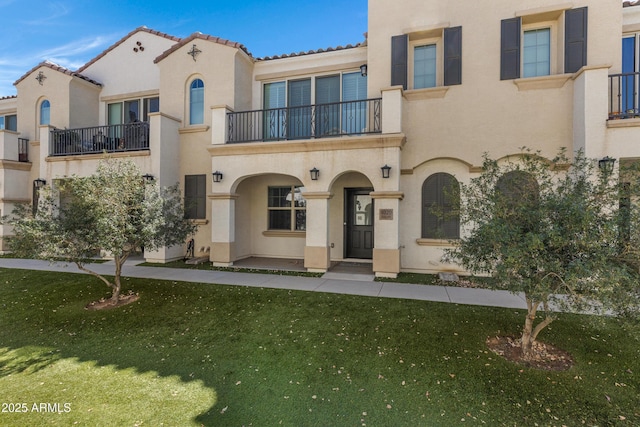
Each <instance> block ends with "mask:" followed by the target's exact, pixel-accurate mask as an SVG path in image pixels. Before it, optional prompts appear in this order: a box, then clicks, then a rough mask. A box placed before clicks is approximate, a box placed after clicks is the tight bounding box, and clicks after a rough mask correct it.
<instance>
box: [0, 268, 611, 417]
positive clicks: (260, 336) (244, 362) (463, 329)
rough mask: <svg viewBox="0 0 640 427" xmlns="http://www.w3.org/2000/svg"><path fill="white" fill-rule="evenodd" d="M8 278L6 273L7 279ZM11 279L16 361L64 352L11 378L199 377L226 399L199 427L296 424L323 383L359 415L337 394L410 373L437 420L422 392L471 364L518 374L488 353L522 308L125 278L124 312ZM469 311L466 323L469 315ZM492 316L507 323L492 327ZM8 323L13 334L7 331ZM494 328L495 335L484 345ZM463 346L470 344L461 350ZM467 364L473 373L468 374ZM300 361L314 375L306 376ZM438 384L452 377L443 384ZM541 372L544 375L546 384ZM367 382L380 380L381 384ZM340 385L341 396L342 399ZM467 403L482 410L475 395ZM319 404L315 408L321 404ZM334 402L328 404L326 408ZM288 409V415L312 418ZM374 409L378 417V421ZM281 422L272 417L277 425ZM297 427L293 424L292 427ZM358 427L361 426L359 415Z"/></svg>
mask: <svg viewBox="0 0 640 427" xmlns="http://www.w3.org/2000/svg"><path fill="white" fill-rule="evenodd" d="M4 273H5V272H4V271H2V270H0V275H1V274H4ZM0 277H1V276H0ZM8 277H10V279H9V280H7V279H5V280H6V281H7V283H6V284H5V285H4V286H2V287H0V293H1V295H3V297H4V298H0V301H3V300H4V301H9V302H7V303H5V307H4V308H3V309H6V313H7V317H6V318H5V319H6V320H1V319H0V326H1V327H0V342H2V345H3V346H6V347H9V348H10V349H11V350H10V352H18V353H14V354H21V353H20V352H22V351H25V352H28V351H29V350H28V348H29V347H31V348H34V347H40V348H43V347H44V348H47V349H53V351H54V354H53V355H48V353H46V352H44V353H42V352H41V353H40V354H37V352H35V353H36V354H35V355H34V356H33V357H31V358H29V357H27V358H24V359H23V360H21V361H16V362H11V364H6V366H7V369H8V370H9V371H12V372H14V373H18V372H27V371H28V369H34V372H36V371H38V370H43V369H44V368H46V367H47V366H50V365H51V364H54V363H56V362H57V361H59V360H60V359H73V358H75V359H77V360H79V361H80V362H94V363H95V364H96V366H103V367H106V366H113V367H115V369H117V370H119V371H122V370H128V369H131V368H134V369H135V370H136V371H137V372H138V373H147V372H155V373H157V374H158V375H160V376H162V377H167V378H168V377H174V376H177V377H178V378H179V379H180V381H182V382H183V383H185V384H186V383H190V382H193V381H198V380H199V381H201V382H202V384H203V386H204V387H206V388H207V389H210V390H213V391H214V392H215V393H216V394H217V398H218V400H217V402H216V403H214V404H213V405H212V406H211V407H209V408H208V409H207V410H206V411H203V412H201V413H200V414H199V415H197V416H196V417H195V418H194V419H192V420H191V422H194V423H197V424H203V425H221V424H228V425H242V423H243V422H244V423H245V424H246V423H248V422H251V421H254V422H257V421H258V420H260V418H258V416H264V415H265V414H269V415H270V414H271V413H277V414H278V415H281V416H282V415H283V414H284V416H285V417H286V415H287V410H288V409H290V408H291V406H287V405H295V408H296V411H297V410H299V409H300V406H301V405H306V404H307V403H306V402H305V401H304V400H303V399H304V398H305V396H306V394H309V396H308V399H307V400H311V399H312V397H311V395H312V394H313V393H314V392H312V391H310V390H309V389H308V388H307V387H300V386H296V383H298V382H299V383H301V384H302V385H306V384H309V385H314V387H315V386H316V384H317V388H318V389H323V388H324V389H327V390H328V393H335V396H336V397H335V399H332V402H331V405H336V406H334V407H332V408H331V410H333V411H337V407H338V406H337V405H341V406H339V408H341V409H342V410H344V411H345V412H349V411H350V412H354V411H355V408H354V407H353V405H354V404H353V402H350V401H344V402H340V397H339V396H338V393H342V392H343V391H345V392H346V390H347V389H349V388H351V387H359V388H362V389H366V390H367V391H369V390H371V389H372V388H373V387H375V388H376V389H378V388H379V389H380V391H378V392H377V393H383V390H384V389H391V390H396V389H395V388H393V387H395V386H392V383H391V382H390V381H393V382H396V380H398V379H400V378H401V377H400V375H402V379H401V381H404V379H405V376H406V378H413V377H409V375H411V376H415V378H416V379H415V380H413V381H415V382H416V384H417V385H416V387H417V390H413V391H410V390H411V389H410V387H411V385H412V384H411V383H408V384H407V385H406V386H404V384H403V388H401V389H402V390H407V391H406V392H404V393H407V394H406V395H405V397H408V396H410V395H414V394H417V395H419V396H421V400H418V401H417V402H422V403H415V402H414V401H408V403H407V405H409V407H408V408H407V410H415V406H419V408H420V410H424V411H425V412H427V411H428V410H429V409H428V408H429V407H430V406H433V404H432V403H431V404H429V405H427V402H426V401H425V400H424V399H425V397H424V396H425V389H424V388H425V387H427V385H423V383H429V382H431V383H435V382H436V381H441V380H442V385H443V386H444V384H445V381H446V382H447V383H446V384H447V386H449V387H450V386H453V385H454V384H455V382H456V381H463V379H464V377H465V375H466V374H465V372H464V371H463V370H460V371H458V372H455V374H456V376H455V379H454V377H450V376H449V375H450V374H452V373H453V372H454V371H455V370H456V369H461V368H460V367H461V366H464V363H468V364H477V366H479V367H483V366H485V364H490V365H491V368H490V369H497V370H498V372H505V371H506V372H512V371H513V372H517V371H518V369H519V367H512V368H511V367H508V366H507V367H506V368H505V363H507V362H500V361H498V360H496V358H495V357H492V356H494V355H493V354H492V353H491V352H488V353H489V354H486V353H487V352H486V351H485V352H483V350H487V348H486V346H485V344H484V339H485V338H486V336H487V335H489V334H491V333H495V332H496V331H500V333H505V334H513V333H516V332H517V330H514V329H513V328H516V329H517V328H518V327H519V326H520V322H519V319H520V318H521V316H522V312H515V311H512V312H511V314H509V313H508V312H505V311H504V310H501V311H499V310H497V309H496V310H494V309H486V308H472V307H468V308H466V307H465V308H460V307H459V306H456V305H451V304H441V305H437V304H436V303H425V302H420V301H404V300H385V301H382V300H380V299H377V298H364V297H354V296H345V295H331V294H323V295H319V294H313V295H312V294H306V293H302V292H292V291H286V290H273V289H264V290H261V291H260V292H256V291H255V290H254V289H252V288H245V287H233V286H219V285H203V284H191V283H177V282H162V283H159V282H158V281H151V280H143V279H128V278H123V290H124V291H127V290H132V291H133V292H137V293H139V294H140V300H139V301H137V302H135V303H133V304H130V305H127V306H124V307H120V308H117V309H113V310H101V311H87V310H85V305H86V304H87V303H88V302H89V301H95V300H97V299H100V298H101V297H103V296H105V295H106V294H107V293H108V290H107V289H105V287H101V285H100V284H99V282H97V281H95V280H94V279H92V278H89V277H87V276H84V275H77V274H70V273H61V274H51V273H47V274H44V273H41V272H24V271H23V272H20V273H17V274H15V275H9V276H8ZM101 290H103V291H104V292H103V293H101ZM0 305H2V303H0ZM460 311H463V312H464V313H465V315H464V316H462V317H460V315H459V312H460ZM494 313H500V315H499V316H495V317H494V316H493V315H492V314H494ZM505 313H506V314H505ZM9 319H12V320H9ZM461 322H462V323H461ZM465 322H466V323H465ZM3 323H4V324H3ZM483 325H484V326H483ZM9 327H13V328H14V329H13V330H12V331H9V330H8V328H9ZM485 331H490V332H488V333H487V334H486V335H484V337H483V338H481V337H480V335H481V334H482V333H484V332H485ZM478 338H479V339H478ZM458 341H460V344H457V345H456V343H457V342H458ZM468 345H471V347H466V346H468ZM474 345H477V348H473V346H474ZM460 346H465V347H464V348H461V347H460ZM343 350H344V351H343ZM461 357H462V359H461ZM460 360H462V361H463V362H462V363H463V365H459V363H461V362H459V361H460ZM302 362H304V365H307V364H310V365H313V368H312V369H311V370H310V371H304V369H305V368H306V367H305V368H303V367H302V366H300V365H301V364H302ZM412 365H413V366H412ZM474 366H475V365H474ZM341 368H342V369H341ZM473 370H477V371H481V370H482V369H476V368H475V367H474V368H473ZM297 371H301V372H297ZM416 371H418V372H416ZM29 372H30V371H29ZM9 373H10V372H0V375H2V376H6V375H8V374H9ZM440 374H442V377H443V378H439V375H440ZM531 374H532V375H533V376H535V377H541V378H542V377H546V376H547V375H548V374H547V373H542V374H540V375H537V374H536V373H535V372H534V373H531ZM560 375H562V374H560ZM370 377H373V378H374V380H373V381H370V379H369V378H370ZM327 378H328V379H327ZM497 378H498V377H497ZM290 381H291V383H290ZM465 381H467V383H466V384H464V387H462V385H461V388H460V393H461V394H462V393H464V392H465V390H467V389H468V390H469V393H471V394H474V393H477V392H478V390H480V391H482V392H483V393H484V392H486V393H487V395H491V394H492V393H495V390H493V387H502V389H505V384H502V385H497V384H483V381H484V379H483V378H468V379H466V380H465ZM492 381H498V380H496V379H494V380H492ZM500 381H502V380H500ZM504 381H505V382H508V379H505V380H504ZM397 382H399V381H397ZM474 383H476V384H474ZM282 384H284V385H285V387H284V388H285V389H286V390H287V396H290V399H289V400H283V399H287V396H271V395H269V394H268V393H267V392H273V390H281V389H282V387H281V386H282ZM438 384H440V382H438ZM95 385H96V386H100V384H95ZM470 386H473V387H470ZM278 387H281V388H280V389H279V388H278ZM429 387H436V386H433V385H431V386H429ZM507 387H510V385H509V384H507ZM337 388H340V391H334V390H333V389H337ZM484 388H486V390H483V389H484ZM418 390H420V391H418ZM428 390H431V392H430V393H431V396H433V397H431V399H434V400H435V399H436V397H435V396H437V394H435V393H436V392H435V391H434V390H433V388H429V389H428ZM384 393H389V391H384ZM394 393H395V394H398V395H397V396H395V399H396V403H393V402H388V403H387V405H389V406H393V407H394V409H395V407H397V406H400V405H401V403H400V401H402V400H403V399H404V398H405V397H403V395H401V394H399V393H396V392H395V391H394ZM317 394H318V395H320V393H317ZM358 394H363V393H360V392H359V391H358V390H356V391H355V393H354V394H353V395H358ZM313 395H314V396H316V394H313ZM353 395H350V396H353ZM320 396H321V395H320ZM507 396H508V394H507ZM427 397H429V395H427ZM458 397H459V398H461V399H462V398H463V397H462V395H458ZM464 399H467V401H468V402H476V403H477V404H478V405H480V404H481V399H480V397H479V396H476V395H473V396H471V395H470V396H469V397H468V398H467V397H464ZM469 399H471V400H469ZM320 400H321V399H320V398H318V399H313V403H320ZM259 405H263V406H261V407H258V406H259ZM276 405H279V406H277V407H276ZM411 405H413V407H412V406H411ZM423 405H424V408H423ZM324 406H325V407H329V405H328V404H327V403H326V402H325V405H324ZM227 408H228V409H227ZM283 408H285V409H283ZM310 409H311V408H310ZM313 409H314V411H315V412H314V413H313V414H311V413H307V415H308V416H309V417H316V418H314V419H322V418H321V414H323V413H322V412H321V411H322V410H323V409H322V408H321V407H313ZM306 410H307V409H306V407H303V411H304V412H306ZM324 410H328V409H324ZM469 410H470V411H471V410H472V409H469ZM598 410H600V409H598ZM289 412H292V413H291V416H296V415H298V416H300V414H301V412H297V413H295V412H293V411H289ZM367 412H368V414H369V415H368V417H369V418H373V415H374V414H375V412H374V411H373V410H369V411H367ZM357 415H360V413H358V414H357ZM403 416H406V415H405V414H404V413H400V412H395V411H389V410H387V409H386V408H384V409H383V413H382V414H381V415H379V417H380V418H378V420H387V419H389V420H390V421H389V422H392V421H396V422H397V423H396V425H398V423H401V422H402V420H403V418H402V417H403ZM437 416H438V417H440V414H437ZM232 417H235V418H232ZM385 417H391V418H385ZM594 417H595V416H594ZM434 419H435V418H434ZM278 421H279V420H278V419H262V422H264V424H267V425H269V424H277V422H278ZM287 421H290V422H291V423H293V424H295V423H296V420H295V419H291V420H287V419H285V420H284V423H285V424H287V423H288V422H287ZM299 421H300V420H299V419H298V422H299ZM351 421H353V420H351ZM355 421H356V423H358V421H359V418H358V419H357V420H355ZM370 422H373V421H372V420H371V421H370ZM353 424H354V423H353V422H350V425H353Z"/></svg>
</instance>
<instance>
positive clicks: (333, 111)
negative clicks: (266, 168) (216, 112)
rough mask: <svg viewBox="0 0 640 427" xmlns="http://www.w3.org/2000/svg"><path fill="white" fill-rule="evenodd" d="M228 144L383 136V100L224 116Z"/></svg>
mask: <svg viewBox="0 0 640 427" xmlns="http://www.w3.org/2000/svg"><path fill="white" fill-rule="evenodd" d="M227 126H228V136H227V142H228V143H236V142H256V141H281V140H291V139H311V138H328V137H337V136H342V135H363V134H370V133H381V132H382V98H376V99H365V100H362V101H347V102H335V103H331V104H318V105H307V106H303V107H287V108H273V109H268V110H254V111H242V112H237V113H229V114H227Z"/></svg>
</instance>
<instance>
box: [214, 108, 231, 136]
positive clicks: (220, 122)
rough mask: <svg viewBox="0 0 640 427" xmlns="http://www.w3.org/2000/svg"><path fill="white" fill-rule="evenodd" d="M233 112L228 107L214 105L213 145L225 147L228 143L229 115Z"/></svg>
mask: <svg viewBox="0 0 640 427" xmlns="http://www.w3.org/2000/svg"><path fill="white" fill-rule="evenodd" d="M232 111H233V110H232V109H231V107H229V106H228V105H214V106H213V107H211V144H212V145H224V144H226V143H227V138H228V126H227V113H230V112H232Z"/></svg>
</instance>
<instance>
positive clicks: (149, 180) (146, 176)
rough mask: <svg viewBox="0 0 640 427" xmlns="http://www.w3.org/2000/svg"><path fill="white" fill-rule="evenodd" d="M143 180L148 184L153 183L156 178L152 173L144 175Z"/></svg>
mask: <svg viewBox="0 0 640 427" xmlns="http://www.w3.org/2000/svg"><path fill="white" fill-rule="evenodd" d="M142 179H144V180H145V181H146V182H153V181H155V179H156V178H155V177H154V176H153V175H151V174H150V173H145V174H144V175H142Z"/></svg>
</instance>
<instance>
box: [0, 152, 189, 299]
mask: <svg viewBox="0 0 640 427" xmlns="http://www.w3.org/2000/svg"><path fill="white" fill-rule="evenodd" d="M55 187H56V188H52V187H51V186H45V187H43V188H42V189H40V191H39V197H38V202H37V207H35V208H32V207H30V206H25V205H22V206H18V207H17V208H16V210H15V211H14V212H13V215H12V216H11V217H10V218H9V220H8V223H9V224H11V225H12V226H13V230H14V236H12V237H11V238H9V247H10V249H11V251H12V252H14V253H16V254H18V255H21V256H28V257H34V258H39V259H46V260H60V259H65V260H69V261H71V262H74V263H75V264H76V265H77V266H78V268H79V269H80V270H82V271H84V272H87V273H89V274H91V275H93V276H95V277H97V278H99V279H100V280H102V282H104V283H105V284H106V285H107V286H109V287H110V288H111V289H112V295H111V298H110V301H111V303H112V304H117V303H118V301H119V298H120V291H121V274H122V266H123V265H124V263H125V261H126V260H127V258H129V256H130V255H131V254H133V253H135V252H136V251H140V250H141V249H142V248H144V250H150V251H153V250H156V249H158V248H161V247H164V246H173V245H177V244H182V243H183V242H184V241H185V240H186V238H187V237H188V236H189V235H191V234H193V233H194V232H195V230H196V229H195V226H194V225H193V224H192V223H191V222H189V221H188V220H186V219H185V218H184V210H183V203H182V197H181V194H180V191H179V189H178V186H177V185H175V186H173V187H170V188H160V186H159V185H157V184H156V183H155V182H153V181H149V180H146V179H144V178H143V177H142V174H141V173H140V170H139V169H138V167H137V166H136V165H135V163H133V162H132V161H131V160H117V159H112V158H105V159H103V160H101V162H100V164H99V166H98V168H97V170H96V172H95V173H94V174H93V175H91V176H89V177H83V178H79V177H72V178H69V179H64V180H59V181H58V182H57V185H56V186H55ZM100 250H102V251H106V252H107V253H108V254H109V255H110V256H112V257H113V259H114V261H115V271H114V279H113V282H112V281H111V280H110V279H109V278H107V277H105V276H103V275H100V274H98V273H96V272H95V271H92V270H91V269H89V268H87V259H88V258H89V257H91V256H92V255H94V254H96V253H98V252H99V251H100Z"/></svg>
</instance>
